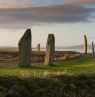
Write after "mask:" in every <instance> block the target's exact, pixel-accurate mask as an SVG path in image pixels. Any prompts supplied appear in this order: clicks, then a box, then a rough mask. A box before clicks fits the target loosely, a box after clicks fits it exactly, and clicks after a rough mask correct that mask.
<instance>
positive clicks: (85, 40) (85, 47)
mask: <svg viewBox="0 0 95 97" xmlns="http://www.w3.org/2000/svg"><path fill="white" fill-rule="evenodd" d="M84 53H85V54H87V38H86V35H84Z"/></svg>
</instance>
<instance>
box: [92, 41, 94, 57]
mask: <svg viewBox="0 0 95 97" xmlns="http://www.w3.org/2000/svg"><path fill="white" fill-rule="evenodd" d="M92 54H93V55H94V43H93V41H92Z"/></svg>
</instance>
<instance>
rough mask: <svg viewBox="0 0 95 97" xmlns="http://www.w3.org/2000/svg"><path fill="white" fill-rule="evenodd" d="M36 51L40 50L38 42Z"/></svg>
mask: <svg viewBox="0 0 95 97" xmlns="http://www.w3.org/2000/svg"><path fill="white" fill-rule="evenodd" d="M36 49H37V51H38V52H40V44H37V48H36Z"/></svg>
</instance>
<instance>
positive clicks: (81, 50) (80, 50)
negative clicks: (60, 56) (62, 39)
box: [33, 48, 92, 53]
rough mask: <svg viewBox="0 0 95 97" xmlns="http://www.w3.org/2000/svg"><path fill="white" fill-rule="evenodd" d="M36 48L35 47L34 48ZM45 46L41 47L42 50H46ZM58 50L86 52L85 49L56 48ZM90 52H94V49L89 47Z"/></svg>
mask: <svg viewBox="0 0 95 97" xmlns="http://www.w3.org/2000/svg"><path fill="white" fill-rule="evenodd" d="M33 50H35V49H33ZM45 50H46V49H45V48H41V51H45ZM55 50H56V51H76V52H80V53H84V50H83V49H63V48H56V49H55ZM88 53H92V49H90V48H89V49H88Z"/></svg>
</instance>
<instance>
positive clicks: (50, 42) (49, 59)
mask: <svg viewBox="0 0 95 97" xmlns="http://www.w3.org/2000/svg"><path fill="white" fill-rule="evenodd" d="M54 52H55V37H54V34H49V35H48V39H47V45H46V57H45V62H44V65H52V64H53V63H54Z"/></svg>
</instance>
